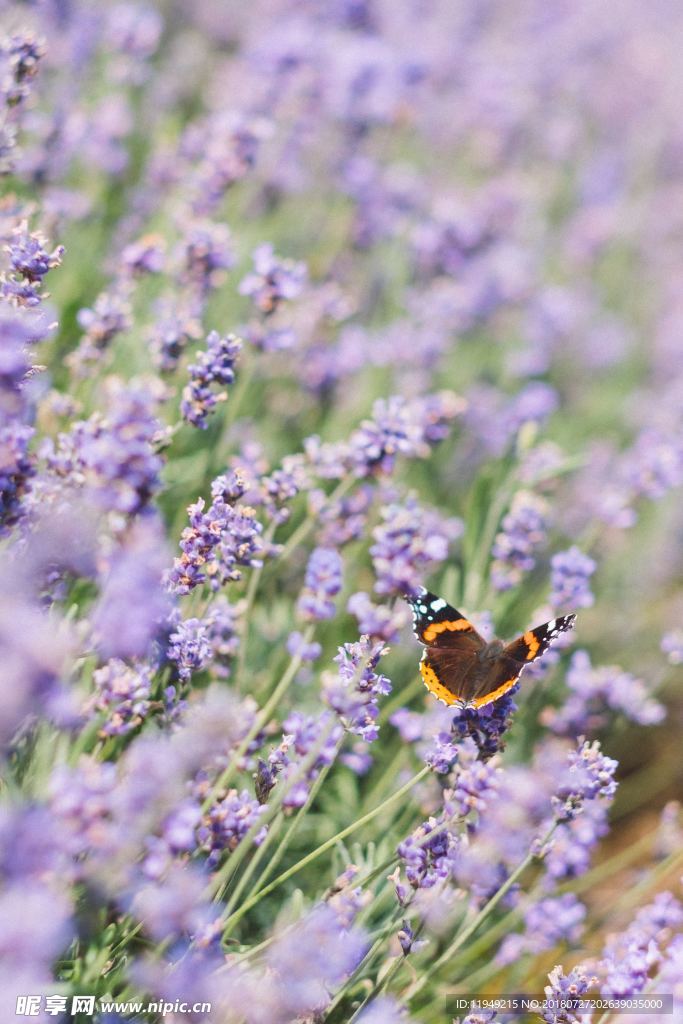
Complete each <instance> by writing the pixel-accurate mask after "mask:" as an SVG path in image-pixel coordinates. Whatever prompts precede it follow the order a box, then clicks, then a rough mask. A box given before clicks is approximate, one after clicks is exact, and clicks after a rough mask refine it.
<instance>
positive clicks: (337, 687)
mask: <svg viewBox="0 0 683 1024" xmlns="http://www.w3.org/2000/svg"><path fill="white" fill-rule="evenodd" d="M386 652H387V648H386V647H385V645H384V644H383V643H382V642H381V641H380V642H379V643H373V642H372V641H371V640H370V637H368V636H362V637H361V638H360V640H359V641H357V642H356V643H348V644H344V645H343V646H342V647H340V648H339V654H338V655H337V657H336V658H335V659H334V660H335V661H336V663H337V664H338V666H339V671H338V674H337V675H336V676H333V675H331V674H327V675H326V676H325V677H324V678H323V694H322V696H323V700H324V701H325V703H326V704H327V705H328V707H331V708H332V710H333V711H335V712H336V713H337V714H338V715H339V717H340V718H341V721H342V724H343V725H344V727H345V729H347V731H348V732H351V733H353V734H354V735H356V736H361V737H362V738H363V739H364V740H368V741H369V742H372V741H373V740H375V739H377V736H378V735H379V730H378V727H377V724H376V719H377V715H378V714H379V707H378V698H379V697H380V696H385V695H386V694H388V693H391V683H390V681H389V680H388V679H387V677H386V676H383V675H380V674H378V673H376V672H375V668H376V667H377V664H378V662H379V659H380V658H381V657H382V656H383V655H384V654H386Z"/></svg>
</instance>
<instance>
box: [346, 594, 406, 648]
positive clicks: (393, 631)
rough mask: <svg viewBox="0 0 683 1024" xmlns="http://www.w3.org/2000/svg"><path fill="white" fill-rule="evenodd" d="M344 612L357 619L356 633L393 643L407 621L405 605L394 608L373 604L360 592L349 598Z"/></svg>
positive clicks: (366, 595) (367, 596)
mask: <svg viewBox="0 0 683 1024" xmlns="http://www.w3.org/2000/svg"><path fill="white" fill-rule="evenodd" d="M346 610H347V611H348V612H350V613H351V615H354V616H355V617H356V619H358V632H359V633H367V635H368V636H370V637H372V638H373V640H374V639H376V640H385V641H386V642H388V643H394V642H395V641H396V640H398V637H399V634H400V632H401V630H402V629H403V628H404V626H407V624H408V621H409V617H410V616H409V611H408V608H407V606H406V605H405V604H402V603H401V604H398V605H396V606H394V607H390V606H388V605H377V604H373V603H372V601H371V600H370V597H369V595H368V594H366V593H365V591H363V590H361V591H359V592H358V593H357V594H352V595H351V597H350V598H349V600H348V602H347V605H346Z"/></svg>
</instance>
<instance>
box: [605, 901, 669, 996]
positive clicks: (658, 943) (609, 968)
mask: <svg viewBox="0 0 683 1024" xmlns="http://www.w3.org/2000/svg"><path fill="white" fill-rule="evenodd" d="M682 925H683V906H682V905H681V903H680V901H679V900H677V899H676V898H675V896H673V895H672V894H671V893H670V892H660V893H657V895H656V896H655V898H654V900H653V901H652V903H650V904H649V905H647V906H645V907H641V909H640V910H639V911H638V912H637V913H636V916H635V918H634V919H633V921H632V922H631V924H630V925H629V926H628V928H626V930H625V931H624V932H622V933H618V934H616V935H611V936H610V937H609V939H608V940H607V942H606V944H605V949H604V951H603V961H602V963H601V973H602V974H603V976H604V981H603V983H602V985H601V989H600V992H601V994H602V995H603V996H605V997H606V998H610V997H613V996H617V997H623V998H628V997H629V996H634V995H637V994H638V993H639V992H642V991H643V990H644V989H645V987H646V985H648V984H649V982H650V973H651V971H652V968H653V967H654V966H655V965H656V964H658V963H659V961H660V959H661V957H662V953H663V951H664V950H665V949H666V948H667V946H668V944H669V942H670V941H671V938H672V936H673V933H674V932H675V931H678V930H679V929H680V928H681V926H682Z"/></svg>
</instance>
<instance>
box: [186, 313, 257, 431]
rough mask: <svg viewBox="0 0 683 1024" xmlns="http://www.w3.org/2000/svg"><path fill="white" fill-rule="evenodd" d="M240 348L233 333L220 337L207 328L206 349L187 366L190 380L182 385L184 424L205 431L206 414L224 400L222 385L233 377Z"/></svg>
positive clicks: (232, 379) (231, 380) (224, 394)
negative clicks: (189, 424) (194, 361)
mask: <svg viewBox="0 0 683 1024" xmlns="http://www.w3.org/2000/svg"><path fill="white" fill-rule="evenodd" d="M241 350H242V342H241V340H240V339H239V338H237V337H236V336H235V335H234V334H228V335H227V336H226V337H221V335H220V334H219V333H218V331H211V333H210V334H209V336H208V338H207V339H206V350H205V351H203V352H200V353H199V356H198V358H197V362H196V363H193V364H192V365H191V366H190V367H189V374H190V381H189V383H188V384H186V385H185V387H184V388H183V396H182V401H181V403H180V411H181V414H182V416H183V419H185V420H186V421H187V422H188V423H191V424H192V425H193V426H195V427H198V428H199V429H200V430H206V428H207V426H208V417H209V415H210V413H211V412H212V411H213V410H214V409H215V407H216V406H217V405H218V404H219V403H220V402H223V401H225V400H226V399H227V397H228V396H227V392H226V391H223V390H218V391H216V390H213V388H215V386H216V385H218V388H219V389H221V388H224V387H226V386H227V385H228V384H232V383H233V381H234V380H235V369H234V368H235V363H236V361H237V358H238V356H239V354H240V352H241Z"/></svg>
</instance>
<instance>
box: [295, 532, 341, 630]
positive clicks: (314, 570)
mask: <svg viewBox="0 0 683 1024" xmlns="http://www.w3.org/2000/svg"><path fill="white" fill-rule="evenodd" d="M341 587H342V560H341V557H340V555H339V553H338V552H337V551H335V550H334V548H316V549H315V550H314V551H313V553H312V554H311V556H310V558H309V560H308V565H307V567H306V578H305V582H304V589H303V591H302V592H301V596H300V597H299V600H298V602H297V612H298V614H299V615H300V616H301V618H302V619H304V620H306V621H308V622H322V621H323V620H324V619H331V618H332V617H333V616H334V612H335V605H334V600H333V598H334V597H336V596H337V594H338V593H339V591H340V590H341Z"/></svg>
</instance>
